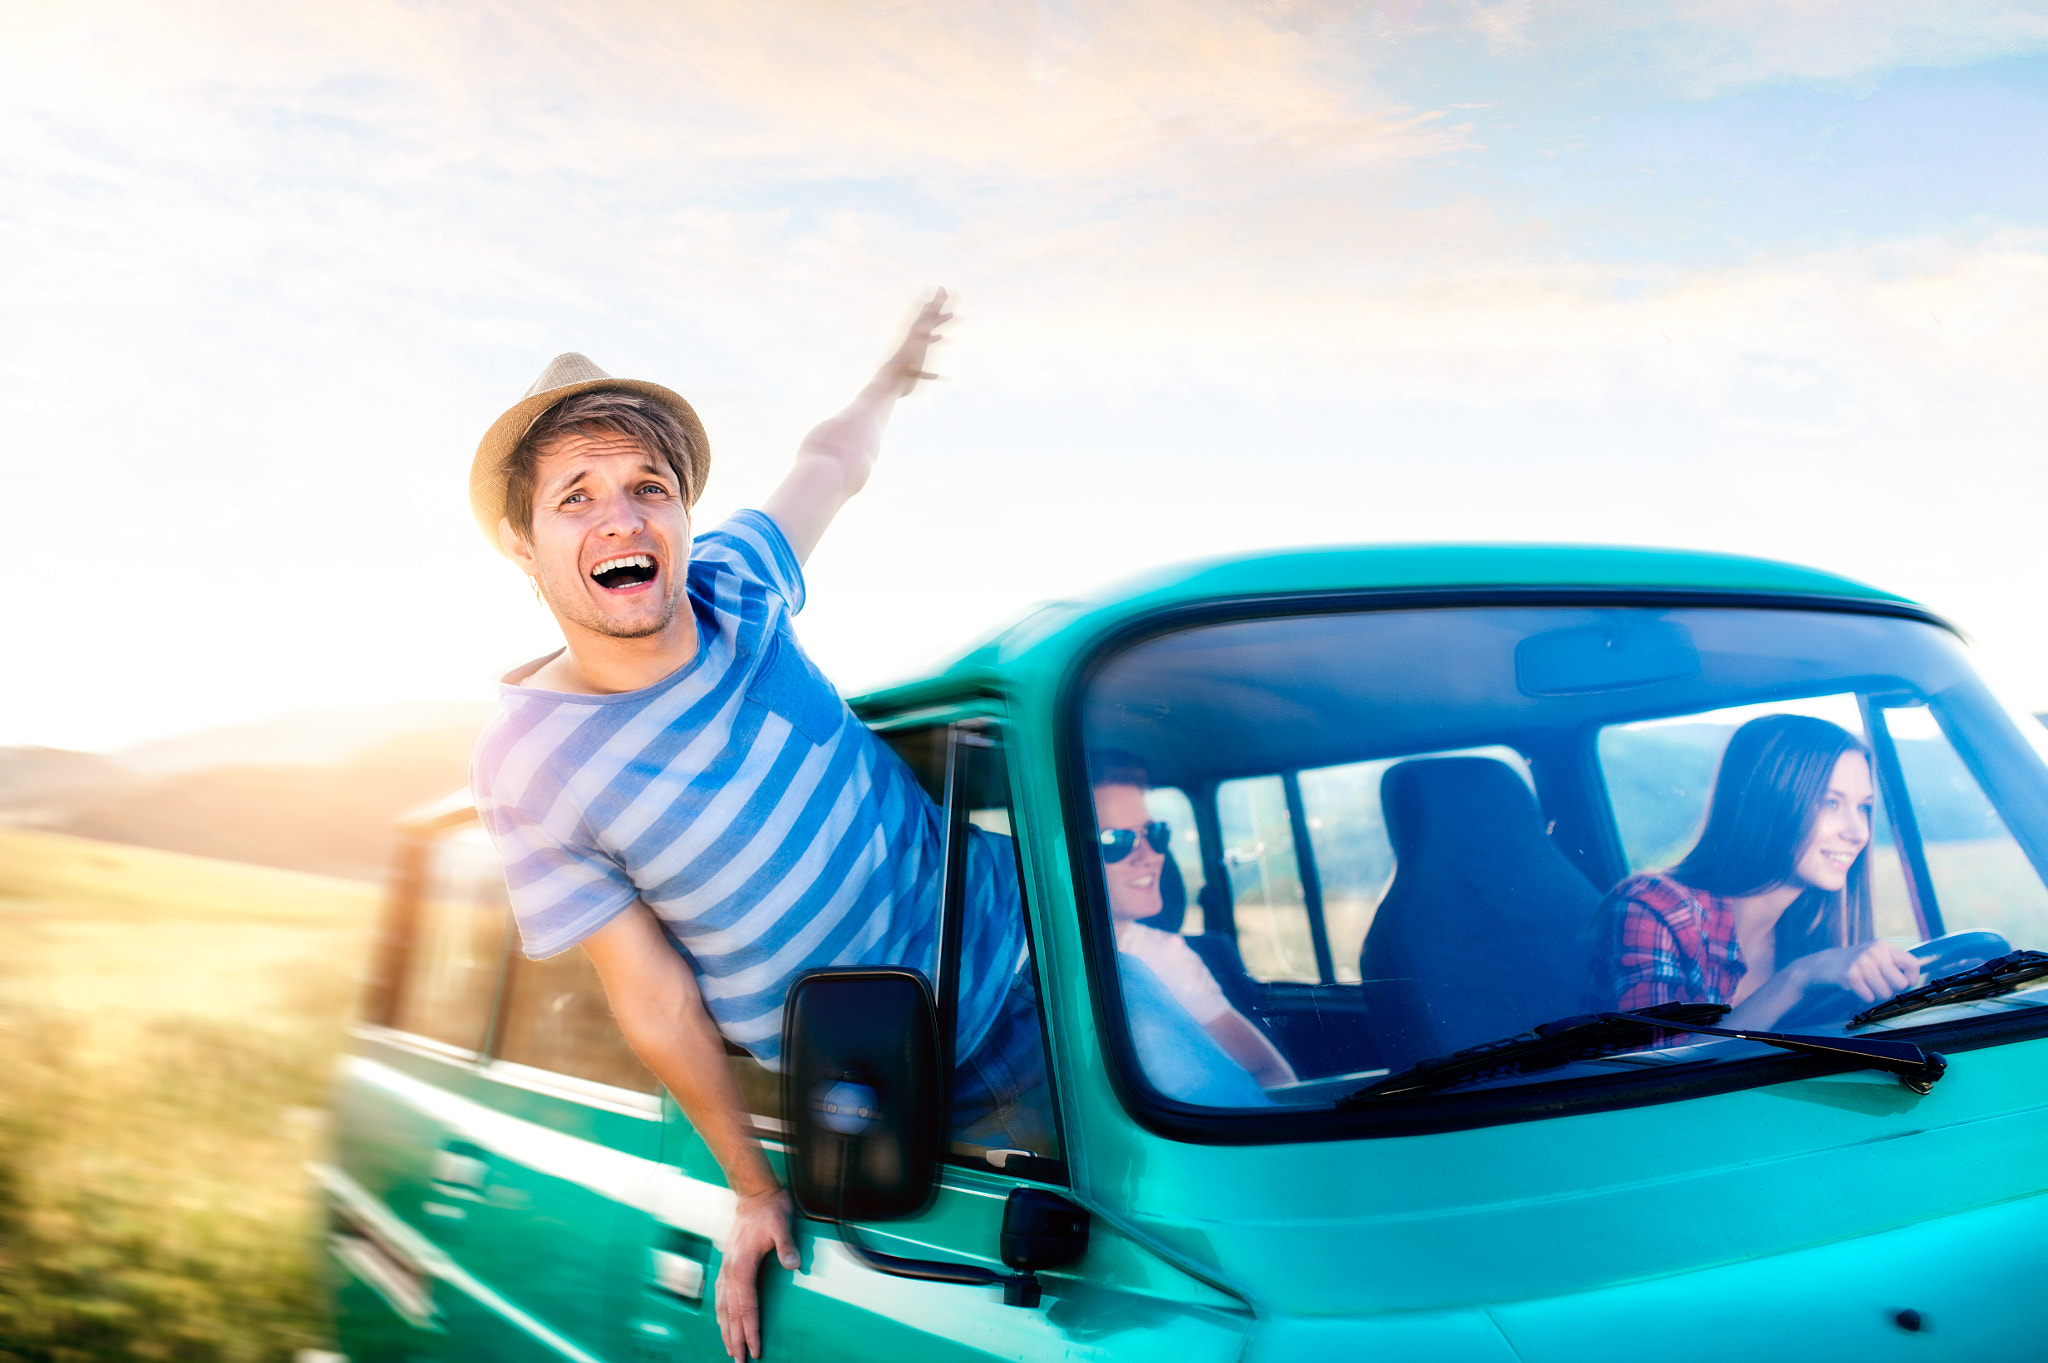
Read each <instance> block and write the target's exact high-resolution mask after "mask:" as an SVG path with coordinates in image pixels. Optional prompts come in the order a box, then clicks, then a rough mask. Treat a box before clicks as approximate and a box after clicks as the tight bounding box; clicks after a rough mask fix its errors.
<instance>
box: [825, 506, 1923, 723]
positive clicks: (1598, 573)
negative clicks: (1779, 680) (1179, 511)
mask: <svg viewBox="0 0 2048 1363" xmlns="http://www.w3.org/2000/svg"><path fill="white" fill-rule="evenodd" d="M1490 588H1491V589H1503V590H1506V591H1509V592H1514V591H1528V590H1534V589H1544V588H1555V589H1562V590H1566V591H1569V590H1573V589H1579V588H1584V589H1591V590H1594V591H1602V592H1613V591H1640V592H1648V593H1656V592H1682V593H1692V592H1704V593H1728V594H1731V595H1739V596H1779V597H1786V598H1796V599H1804V600H1810V601H1816V602H1820V601H1834V602H1837V603H1841V604H1850V603H1859V604H1864V605H1875V606H1880V607H1883V606H1889V607H1893V608H1897V609H1902V610H1905V611H1909V612H1911V613H1913V614H1917V615H1926V614H1927V612H1926V611H1925V610H1924V608H1922V607H1920V606H1919V605H1918V604H1917V603H1915V602H1913V601H1910V600H1908V599H1907V598H1905V597H1902V596H1897V595H1894V594H1892V593H1890V592H1885V591H1880V590H1878V589H1877V588H1875V587H1872V586H1869V585H1868V584H1866V583H1862V582H1857V581H1855V580H1853V579H1851V578H1846V577H1842V576H1839V575H1837V574H1834V573H1829V572H1823V571H1821V570H1820V569H1817V568H1805V567H1801V566H1799V565H1797V564H1791V563H1781V562H1777V561H1775V560H1772V559H1762V558H1749V557H1746V556H1743V555H1739V554H1716V553H1706V552H1700V551H1694V550H1682V549H1641V548H1616V547H1608V546H1594V545H1567V544H1386V545H1370V546H1331V547H1324V548H1306V549H1286V550H1278V551H1272V552H1267V553H1261V554H1244V555H1236V556H1231V557H1226V558H1216V559H1208V560H1202V561H1198V562H1194V563H1185V564H1180V565H1177V566H1173V567H1166V568H1158V569H1153V570H1151V571H1148V572H1145V573H1142V574H1139V575H1137V576H1134V577H1130V578H1126V579H1124V580H1122V581H1121V582H1116V583H1112V584H1110V585H1108V586H1105V587H1103V588H1101V589H1100V590H1098V591H1095V592H1091V593H1089V594H1088V595H1087V596H1085V597H1080V598H1074V599H1069V600H1061V601H1051V602H1046V603H1044V604H1042V605H1039V606H1036V607H1033V608H1032V609H1030V610H1028V611H1026V612H1024V613H1022V614H1020V615H1018V616H1016V617H1014V618H1012V619H1011V620H1010V621H1008V622H1006V623H1005V624H1003V625H1002V626H1000V627H998V628H997V629H995V630H993V631H991V632H990V633H988V634H986V635H984V636H983V637H982V638H980V639H979V640H977V641H976V642H975V643H973V644H971V645H970V646H968V647H967V648H966V649H965V650H964V651H962V652H961V653H959V654H958V655H956V656H955V657H954V658H953V659H952V660H951V661H949V662H947V663H946V664H944V665H943V666H941V667H939V668H938V669H936V670H934V671H930V672H926V673H924V674H922V675H919V676H914V677H910V678H906V679H904V680H903V681H900V682H897V683H894V684H891V685H888V686H885V687H881V688H877V689H875V690H871V691H868V692H865V693H863V694H862V695H859V696H856V697H852V698H851V699H850V703H851V704H852V706H853V708H854V710H855V711H856V712H857V713H860V714H862V715H863V716H872V715H874V714H876V713H878V712H883V711H890V710H898V709H903V708H906V707H914V706H917V705H924V704H937V703H942V702H947V701H952V700H958V699H962V698H965V697H968V696H972V695H976V694H999V693H1002V692H1006V691H1008V690H1009V689H1011V688H1012V687H1013V686H1015V685H1016V684H1017V683H1019V682H1020V681H1022V680H1023V679H1024V678H1025V676H1027V675H1036V674H1039V673H1041V672H1044V671H1047V670H1057V669H1058V668H1059V666H1060V665H1061V664H1063V663H1064V662H1065V661H1066V660H1067V659H1068V658H1070V657H1071V656H1073V654H1075V653H1076V652H1078V651H1079V650H1081V649H1082V648H1085V647H1086V646H1087V645H1088V644H1089V643H1090V642H1091V641H1093V640H1094V639H1096V638H1098V637H1100V636H1101V635H1102V634H1104V633H1107V632H1108V631H1110V630H1113V629H1115V628H1116V627H1117V626H1119V625H1121V624H1124V623H1126V622H1128V621H1130V620H1132V619H1135V618H1137V617H1139V616H1143V615H1146V614H1149V613H1151V612H1153V611H1156V610H1160V609H1163V608H1168V607H1173V606H1181V605H1187V604H1191V603H1194V602H1199V601H1208V600H1255V599H1258V598H1279V597H1302V596H1316V595H1338V594H1345V593H1352V592H1383V593H1402V592H1411V591H1413V592H1438V591H1446V592H1454V591H1461V590H1485V589H1490Z"/></svg>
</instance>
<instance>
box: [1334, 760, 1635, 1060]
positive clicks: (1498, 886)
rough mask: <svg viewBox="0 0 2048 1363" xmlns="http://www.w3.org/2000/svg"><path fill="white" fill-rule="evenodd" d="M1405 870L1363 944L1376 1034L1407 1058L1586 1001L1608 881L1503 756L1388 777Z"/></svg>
mask: <svg viewBox="0 0 2048 1363" xmlns="http://www.w3.org/2000/svg"><path fill="white" fill-rule="evenodd" d="M1380 808H1381V810H1382V812H1383V815H1384V817H1385V819H1386V823H1387V838H1388V840H1389V841H1390V842H1392V844H1393V847H1394V858H1395V870H1394V881H1393V884H1392V885H1390V886H1389V887H1388V889H1387V894H1386V897H1385V898H1384V899H1383V900H1381V901H1380V906H1379V910H1378V911H1377V912H1376V913H1375V914H1374V915H1373V921H1372V928H1371V930H1370V931H1368V932H1367V933H1366V937H1365V945H1364V947H1363V949H1362V950H1361V951H1360V952H1359V974H1360V975H1361V976H1363V978H1364V988H1365V996H1366V1003H1367V1007H1368V1008H1369V1010H1370V1016H1371V1018H1372V1028H1373V1035H1374V1040H1375V1041H1376V1042H1377V1043H1378V1045H1379V1047H1380V1051H1381V1056H1382V1061H1381V1063H1383V1064H1388V1065H1391V1066H1393V1067H1394V1068H1396V1069H1398V1068H1401V1067H1402V1066H1404V1065H1408V1064H1412V1063H1413V1062H1414V1061H1416V1060H1420V1059H1423V1058H1425V1057H1427V1056H1434V1055H1443V1054H1445V1053H1447V1052H1450V1051H1455V1050H1459V1049H1462V1048H1464V1047H1466V1046H1472V1045H1476V1044H1478V1043H1479V1042H1482V1041H1491V1040H1495V1039H1497V1038H1500V1037H1505V1036H1512V1035H1513V1034H1515V1033H1517V1032H1521V1031H1524V1030H1526V1029H1528V1028H1530V1027H1533V1026H1535V1025H1536V1024H1537V1023H1540V1022H1549V1021H1552V1020H1554V1019H1557V1018H1560V1017H1564V1016H1566V1015H1568V1014H1571V1013H1574V1012H1576V1011H1578V1007H1579V1003H1580V1001H1581V997H1582V992H1583V990H1584V987H1585V981H1586V972H1587V966H1588V964H1589V953H1588V944H1589V942H1590V927H1591V923H1592V918H1593V914H1594V911H1595V910H1596V909H1597V908H1598V907H1599V905H1600V892H1599V891H1598V890H1596V889H1594V888H1593V885H1592V883H1591V882H1590V881H1588V880H1587V879H1586V877H1585V876H1584V875H1582V874H1581V873H1580V872H1579V869H1578V868H1577V867H1576V866H1574V865H1572V863H1571V862H1570V861H1569V860H1567V859H1566V857H1565V855H1564V853H1562V852H1560V851H1559V850H1558V849H1557V846H1556V844H1554V843H1552V842H1551V840H1550V838H1549V837H1548V836H1547V835H1546V834H1545V831H1544V826H1543V816H1542V814H1541V813H1540V812H1539V811H1538V809H1537V807H1536V800H1535V797H1534V796H1533V795H1531V794H1530V791H1529V787H1528V785H1527V784H1526V783H1524V782H1523V780H1522V778H1521V777H1520V776H1519V775H1517V774H1516V773H1515V771H1514V769H1513V768H1511V767H1509V766H1508V765H1507V764H1506V763H1504V762H1501V761H1498V760H1496V759H1494V758H1490V757H1434V758H1420V759H1417V760H1414V761H1409V762H1402V763H1399V764H1398V765H1396V766H1394V767H1391V768H1389V769H1388V771H1387V773H1386V775H1384V776H1383V777H1381V778H1380Z"/></svg>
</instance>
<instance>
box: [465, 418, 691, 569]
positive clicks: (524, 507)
mask: <svg viewBox="0 0 2048 1363" xmlns="http://www.w3.org/2000/svg"><path fill="white" fill-rule="evenodd" d="M572 435H619V436H624V437H626V438H627V439H629V440H637V441H639V442H640V444H641V446H642V447H643V448H645V449H646V450H647V452H648V453H650V454H652V455H653V456H654V457H655V458H657V459H659V460H660V461H661V462H662V463H664V464H667V465H668V466H669V468H670V470H672V471H673V472H674V473H675V475H676V484H677V486H679V487H680V488H682V490H683V505H684V506H685V507H688V506H692V505H695V503H696V501H697V489H696V488H694V487H692V486H691V485H690V458H691V453H692V451H691V449H690V434H689V432H688V431H685V430H684V429H683V423H682V422H680V421H678V420H676V417H675V414H674V413H673V412H671V411H669V409H668V408H666V407H664V406H662V405H661V404H660V403H658V402H656V401H654V400H653V399H652V398H647V397H642V396H641V395H640V394H638V393H630V392H622V391H619V390H616V389H603V388H601V389H598V390H597V391H596V392H593V393H578V394H577V395H576V396H575V397H572V398H564V399H562V401H560V402H558V403H556V404H555V405H554V406H552V407H550V408H548V409H547V410H546V411H545V412H542V413H541V414H540V416H539V417H538V418H536V419H535V421H534V423H533V425H531V426H529V427H527V429H526V434H525V435H524V436H522V437H520V440H519V443H518V444H516V445H514V446H513V447H512V451H511V453H509V454H507V455H506V456H505V464H504V472H505V519H506V520H508V521H510V522H512V528H513V529H514V530H517V531H518V532H519V537H520V538H521V539H524V540H528V541H531V540H532V539H533V496H534V490H535V486H536V481H537V480H536V478H535V472H536V470H537V468H538V466H539V464H540V457H541V456H542V455H543V454H545V453H546V452H547V447H548V446H549V445H552V444H553V443H555V442H556V441H557V440H561V439H563V438H564V437H567V436H572Z"/></svg>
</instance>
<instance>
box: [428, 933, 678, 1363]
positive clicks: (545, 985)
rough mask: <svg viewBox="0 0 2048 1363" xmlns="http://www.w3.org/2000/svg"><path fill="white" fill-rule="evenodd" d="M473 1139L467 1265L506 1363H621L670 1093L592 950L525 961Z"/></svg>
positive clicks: (514, 970) (511, 979)
mask: <svg viewBox="0 0 2048 1363" xmlns="http://www.w3.org/2000/svg"><path fill="white" fill-rule="evenodd" d="M492 1051H493V1052H494V1054H493V1056H492V1058H491V1061H490V1063H489V1064H488V1065H486V1066H485V1067H484V1069H483V1070H482V1072H481V1073H480V1074H479V1075H478V1076H477V1084H476V1087H475V1090H474V1093H473V1095H472V1096H473V1098H474V1101H475V1104H476V1108H475V1112H474V1114H473V1120H474V1123H475V1124H474V1126H473V1128H472V1131H471V1133H470V1134H471V1137H472V1140H473V1143H474V1146H475V1150H476V1155H475V1157H476V1159H477V1160H478V1161H479V1162H480V1164H481V1167H480V1168H478V1169H477V1170H476V1171H475V1172H476V1174H477V1177H478V1181H479V1183H480V1185H481V1195H480V1198H479V1202H478V1205H477V1206H476V1208H475V1210H474V1212H473V1214H472V1217H471V1225H470V1246H469V1249H468V1251H467V1252H466V1255H465V1262H466V1264H467V1266H468V1267H469V1269H470V1271H471V1272H472V1273H474V1274H475V1275H476V1277H477V1278H478V1279H479V1280H480V1281H481V1282H482V1283H483V1284H484V1285H485V1287H487V1288H488V1289H489V1290H490V1291H491V1292H493V1293H494V1294H495V1296H496V1297H497V1299H498V1303H497V1309H498V1311H499V1313H500V1315H501V1317H502V1322H501V1325H502V1328H500V1329H499V1330H497V1331H496V1335H497V1338H498V1340H499V1341H501V1343H500V1345H499V1346H498V1351H487V1352H486V1353H478V1354H476V1355H475V1356H477V1357H486V1356H488V1357H492V1358H499V1357H533V1358H549V1359H574V1360H582V1359H589V1358H605V1359H610V1358H620V1357H626V1356H628V1355H629V1354H630V1353H631V1351H632V1348H633V1340H634V1336H633V1332H632V1331H631V1329H630V1328H629V1327H630V1325H631V1324H632V1309H633V1302H632V1301H631V1299H630V1294H629V1293H627V1292H626V1290H625V1287H624V1280H625V1279H626V1278H627V1277H628V1276H629V1275H630V1274H631V1273H632V1272H633V1271H634V1270H635V1268H636V1267H637V1265H636V1264H635V1263H634V1262H633V1259H634V1255H633V1250H634V1247H635V1241H636V1239H637V1235H636V1232H637V1230H638V1221H639V1214H638V1211H637V1205H638V1202H639V1200H640V1198H641V1196H642V1191H643V1188H644V1186H645V1184H646V1183H647V1181H648V1179H649V1177H650V1175H651V1174H652V1173H653V1171H654V1170H655V1169H656V1168H657V1165H656V1157H657V1156H658V1154H659V1153H660V1147H661V1131H662V1109H661V1100H660V1097H659V1092H660V1085H659V1083H658V1082H657V1081H656V1080H655V1078H654V1075H653V1074H652V1073H651V1072H650V1071H648V1069H647V1068H646V1067H645V1066H643V1065H642V1064H641V1063H640V1061H639V1059H638V1057H636V1056H635V1055H634V1054H633V1052H632V1050H631V1049H630V1048H629V1047H628V1046H627V1045H626V1042H625V1038H624V1037H623V1036H622V1035H621V1034H620V1032H619V1028H618V1024H617V1023H616V1022H615V1021H614V1020H613V1018H612V1015H611V1011H610V1009H609V1007H608V1006H607V1005H606V1003H605V997H604V989H603V986H602V984H601V983H600V982H599V980H598V977H597V971H596V969H595V968H594V967H593V966H592V965H591V964H590V958H589V957H588V956H587V955H585V954H584V951H583V949H582V948H581V947H576V948H572V949H571V950H569V951H566V952H563V953H562V954H561V955H559V956H555V957H553V958H551V959H549V960H546V961H529V960H527V959H525V958H524V957H521V956H518V955H516V954H515V956H514V958H513V960H512V962H511V965H510V968H509V969H508V971H507V973H506V980H505V988H504V998H503V1003H502V1006H501V1007H500V1010H499V1019H498V1027H497V1031H496V1035H495V1038H494V1042H493V1045H492Z"/></svg>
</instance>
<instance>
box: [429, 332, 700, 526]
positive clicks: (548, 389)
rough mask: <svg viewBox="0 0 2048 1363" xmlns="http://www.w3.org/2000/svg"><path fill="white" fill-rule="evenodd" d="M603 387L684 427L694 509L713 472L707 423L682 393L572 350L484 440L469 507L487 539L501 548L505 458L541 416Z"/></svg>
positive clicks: (472, 474)
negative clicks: (609, 369) (660, 410)
mask: <svg viewBox="0 0 2048 1363" xmlns="http://www.w3.org/2000/svg"><path fill="white" fill-rule="evenodd" d="M599 389H616V390H618V391H620V392H625V393H639V394H641V395H642V396H643V397H649V398H652V399H654V400H655V401H656V402H658V403H660V404H661V405H662V406H663V407H666V408H667V409H668V410H669V411H670V412H671V413H672V414H674V416H675V419H676V420H677V421H680V422H681V423H682V424H683V433H684V434H685V435H687V436H688V437H689V438H690V479H689V486H688V487H687V488H686V489H684V493H685V505H695V503H696V501H697V498H698V497H699V496H701V495H703V492H704V480H705V479H706V478H707V477H709V476H710V474H711V445H710V443H709V442H708V441H707V440H705V438H704V423H703V422H701V421H699V420H697V413H696V412H695V411H694V410H693V409H692V408H691V406H690V404H689V403H687V402H685V401H683V399H682V396H681V395H680V394H678V393H674V392H671V391H670V390H669V389H666V388H663V387H662V386H661V385H660V384H658V383H648V382H647V381H646V380H644V379H615V378H613V377H612V376H611V375H609V374H607V373H605V372H604V371H603V370H602V369H599V368H598V367H597V366H596V365H594V364H592V363H591V362H590V359H589V357H588V356H584V355H578V354H577V353H576V352H575V351H573V350H572V351H570V352H569V353H568V354H566V355H557V356H555V358H554V359H552V360H550V361H548V367H547V368H546V369H543V370H541V371H540V377H539V378H537V379H535V380H534V381H533V387H531V388H529V389H527V390H526V396H525V397H523V398H521V399H519V401H517V402H515V403H513V404H512V405H511V406H510V407H508V408H506V409H505V414H504V415H503V416H501V417H499V418H498V419H497V420H496V421H493V422H492V423H491V429H489V430H488V431H485V432H484V438H483V442H482V443H481V444H479V445H478V446H477V447H476V458H475V459H474V460H473V461H471V463H470V466H469V509H470V513H471V514H472V515H474V516H475V517H476V524H477V528H478V529H479V530H481V531H483V532H484V538H485V539H487V540H489V541H490V542H491V547H492V548H493V549H496V548H498V522H499V521H500V520H502V519H504V516H505V457H506V456H507V455H509V454H511V453H512V450H513V448H514V447H515V446H517V445H518V444H519V442H520V440H522V439H523V438H524V437H525V435H526V433H527V432H528V431H529V430H531V429H533V423H534V422H536V421H538V420H540V418H541V414H542V413H543V412H545V411H547V409H548V408H550V407H552V406H554V405H555V404H556V403H558V402H560V401H562V400H563V399H564V398H573V397H575V396H576V395H577V394H578V393H594V392H596V391H598V390H599Z"/></svg>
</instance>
